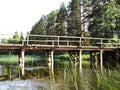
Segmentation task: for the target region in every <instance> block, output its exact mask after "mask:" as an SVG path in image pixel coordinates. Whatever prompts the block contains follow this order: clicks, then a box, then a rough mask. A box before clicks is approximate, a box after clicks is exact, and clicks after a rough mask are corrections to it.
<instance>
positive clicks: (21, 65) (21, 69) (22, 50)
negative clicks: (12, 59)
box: [19, 49, 25, 77]
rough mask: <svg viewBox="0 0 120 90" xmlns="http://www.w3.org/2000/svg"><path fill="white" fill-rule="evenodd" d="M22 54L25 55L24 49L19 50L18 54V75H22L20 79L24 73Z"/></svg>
mask: <svg viewBox="0 0 120 90" xmlns="http://www.w3.org/2000/svg"><path fill="white" fill-rule="evenodd" d="M24 53H25V49H21V50H20V54H19V68H20V74H21V75H22V77H24V76H25V71H24V65H25V63H24Z"/></svg>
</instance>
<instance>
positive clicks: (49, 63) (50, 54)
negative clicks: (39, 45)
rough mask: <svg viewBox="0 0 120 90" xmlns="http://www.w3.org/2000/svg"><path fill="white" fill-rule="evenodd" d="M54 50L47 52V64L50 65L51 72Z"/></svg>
mask: <svg viewBox="0 0 120 90" xmlns="http://www.w3.org/2000/svg"><path fill="white" fill-rule="evenodd" d="M53 53H54V51H53V50H52V51H49V52H48V66H49V67H50V69H51V71H52V73H53V72H54V58H53Z"/></svg>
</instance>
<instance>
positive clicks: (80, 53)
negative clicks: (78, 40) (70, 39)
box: [79, 50, 82, 73]
mask: <svg viewBox="0 0 120 90" xmlns="http://www.w3.org/2000/svg"><path fill="white" fill-rule="evenodd" d="M79 65H80V73H81V72H82V50H80V51H79Z"/></svg>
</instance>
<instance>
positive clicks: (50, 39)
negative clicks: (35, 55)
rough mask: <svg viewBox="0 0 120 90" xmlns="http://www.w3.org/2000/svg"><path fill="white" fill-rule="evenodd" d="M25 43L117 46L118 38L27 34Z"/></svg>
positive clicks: (119, 41) (118, 43) (119, 43)
mask: <svg viewBox="0 0 120 90" xmlns="http://www.w3.org/2000/svg"><path fill="white" fill-rule="evenodd" d="M26 44H27V45H29V44H33V45H48V46H50V45H51V46H67V47H68V46H77V47H96V46H97V47H98V46H102V47H117V46H119V45H120V39H112V38H93V37H76V36H52V35H29V36H27V39H26Z"/></svg>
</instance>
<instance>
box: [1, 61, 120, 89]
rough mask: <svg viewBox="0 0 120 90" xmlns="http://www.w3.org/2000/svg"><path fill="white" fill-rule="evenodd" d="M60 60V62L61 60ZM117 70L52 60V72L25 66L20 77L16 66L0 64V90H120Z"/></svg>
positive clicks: (119, 72)
mask: <svg viewBox="0 0 120 90" xmlns="http://www.w3.org/2000/svg"><path fill="white" fill-rule="evenodd" d="M62 62H63V61H62ZM119 85H120V70H108V71H106V72H104V74H101V72H99V70H97V69H93V68H85V67H83V70H82V73H80V72H79V64H78V65H75V64H72V65H71V64H70V63H67V64H65V63H59V62H55V68H54V73H52V72H51V70H50V68H49V67H48V66H47V63H46V64H43V65H42V66H40V65H34V66H33V65H32V64H29V65H28V64H26V65H25V79H24V80H23V79H21V76H20V74H19V68H18V66H17V65H0V90H120V86H119Z"/></svg>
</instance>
